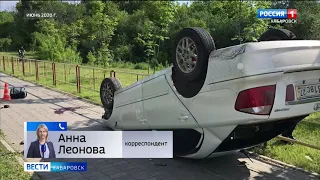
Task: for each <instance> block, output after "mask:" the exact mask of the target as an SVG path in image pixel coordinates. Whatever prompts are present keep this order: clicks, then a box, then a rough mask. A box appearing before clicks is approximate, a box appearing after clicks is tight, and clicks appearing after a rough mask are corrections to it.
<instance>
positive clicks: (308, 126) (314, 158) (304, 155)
mask: <svg viewBox="0 0 320 180" xmlns="http://www.w3.org/2000/svg"><path fill="white" fill-rule="evenodd" d="M293 135H294V136H295V137H296V139H297V140H298V141H301V142H304V143H308V144H312V145H315V146H318V147H320V113H313V114H311V115H310V116H308V117H306V118H305V119H304V120H303V121H301V122H300V123H299V124H298V125H297V127H296V129H295V130H294V132H293ZM253 151H255V152H257V153H258V154H262V155H265V156H268V157H271V158H273V159H277V160H279V161H282V162H285V163H288V164H292V165H295V166H297V167H300V168H303V169H306V170H309V171H312V172H316V173H318V174H320V151H319V150H316V149H312V148H309V147H306V146H302V145H299V144H294V145H290V144H287V145H285V144H283V143H281V141H280V139H278V138H274V139H272V140H270V141H269V142H268V143H267V147H266V148H265V149H261V148H254V150H253ZM309 157H310V158H311V160H310V159H309Z"/></svg>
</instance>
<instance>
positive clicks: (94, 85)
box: [92, 69, 96, 89]
mask: <svg viewBox="0 0 320 180" xmlns="http://www.w3.org/2000/svg"><path fill="white" fill-rule="evenodd" d="M92 77H93V89H96V80H95V78H94V69H92Z"/></svg>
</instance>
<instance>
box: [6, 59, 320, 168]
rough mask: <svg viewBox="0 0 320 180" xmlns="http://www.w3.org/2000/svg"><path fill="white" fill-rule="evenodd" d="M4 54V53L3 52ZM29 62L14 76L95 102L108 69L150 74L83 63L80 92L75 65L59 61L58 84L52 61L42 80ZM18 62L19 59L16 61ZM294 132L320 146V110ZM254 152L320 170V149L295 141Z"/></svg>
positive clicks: (130, 79)
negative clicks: (36, 75)
mask: <svg viewBox="0 0 320 180" xmlns="http://www.w3.org/2000/svg"><path fill="white" fill-rule="evenodd" d="M0 55H1V53H0ZM28 63H29V62H26V64H25V72H26V74H25V76H23V74H22V70H21V69H22V68H21V67H22V66H21V63H20V64H18V66H16V65H15V73H14V76H17V77H19V78H21V79H24V80H28V81H31V82H35V83H38V84H41V85H44V86H47V87H51V88H55V89H58V90H61V91H64V92H67V93H71V94H74V95H76V96H79V97H82V98H85V99H88V100H91V101H93V102H95V103H98V104H101V101H100V97H99V88H100V83H101V81H102V80H103V79H104V76H106V77H109V72H110V71H111V70H115V71H116V77H117V78H119V79H120V81H121V83H122V86H123V87H125V86H128V85H130V84H132V83H134V82H136V81H137V76H136V75H135V74H132V75H130V74H126V73H141V74H147V71H146V70H137V69H130V68H109V69H95V70H93V68H92V67H86V66H81V67H80V74H81V93H78V92H77V88H76V70H75V65H68V64H66V68H65V67H64V64H58V63H57V64H56V69H57V80H59V81H57V86H54V85H53V84H52V72H51V63H49V62H41V63H39V81H38V82H37V81H36V78H35V65H34V62H31V63H30V68H29V64H28ZM15 64H16V62H15ZM0 71H1V72H3V66H2V61H1V60H0ZM5 73H7V74H11V75H12V70H11V62H6V71H5ZM144 77H145V76H141V75H139V76H138V80H141V79H142V78H144ZM68 83H69V84H68ZM294 136H296V137H297V139H298V140H300V141H302V142H305V143H310V144H314V145H316V146H319V147H320V140H319V139H320V113H314V114H311V115H310V116H308V117H307V118H306V119H304V120H303V121H302V122H301V123H299V124H298V126H297V128H296V129H295V131H294ZM254 151H255V152H258V153H259V154H263V155H265V156H268V157H271V158H274V159H277V160H280V161H283V162H285V163H288V164H293V165H295V166H298V167H301V168H304V169H306V170H310V171H313V172H317V173H320V151H319V150H315V149H312V148H309V147H305V146H302V145H298V144H295V145H293V146H291V145H282V144H281V143H279V140H278V139H277V138H275V139H272V140H271V141H269V142H268V143H267V147H266V148H265V149H259V148H255V149H254ZM306 156H308V157H310V158H311V159H312V161H310V160H308V159H307V158H306Z"/></svg>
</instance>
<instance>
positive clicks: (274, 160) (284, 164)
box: [248, 151, 320, 178]
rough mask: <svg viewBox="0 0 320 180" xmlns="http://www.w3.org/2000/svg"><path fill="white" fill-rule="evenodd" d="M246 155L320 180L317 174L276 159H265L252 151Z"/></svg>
mask: <svg viewBox="0 0 320 180" xmlns="http://www.w3.org/2000/svg"><path fill="white" fill-rule="evenodd" d="M248 153H249V154H250V155H253V156H255V157H256V158H258V159H262V160H265V161H270V162H273V163H275V164H279V165H282V166H284V167H286V168H291V169H295V170H298V171H301V172H303V173H306V174H309V175H313V176H315V177H319V178H320V174H318V173H315V172H311V171H308V170H305V169H302V168H299V167H297V166H294V165H291V164H287V163H284V162H282V161H279V160H276V159H272V158H270V157H267V156H264V155H260V154H257V153H255V152H252V151H248Z"/></svg>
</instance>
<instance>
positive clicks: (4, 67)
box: [3, 56, 6, 71]
mask: <svg viewBox="0 0 320 180" xmlns="http://www.w3.org/2000/svg"><path fill="white" fill-rule="evenodd" d="M3 71H6V63H5V60H4V56H3Z"/></svg>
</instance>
